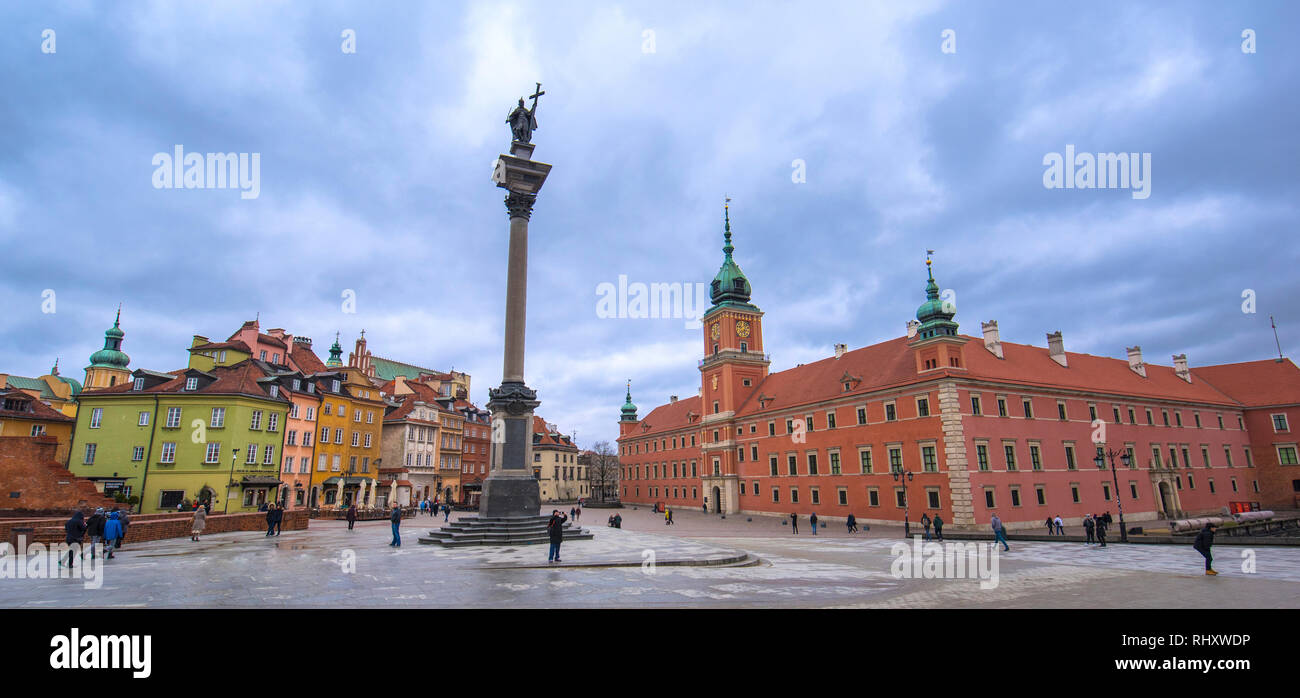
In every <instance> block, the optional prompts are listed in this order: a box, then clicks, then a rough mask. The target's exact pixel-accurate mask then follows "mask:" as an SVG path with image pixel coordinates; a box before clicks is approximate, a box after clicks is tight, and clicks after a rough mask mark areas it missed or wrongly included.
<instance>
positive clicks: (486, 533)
mask: <svg viewBox="0 0 1300 698" xmlns="http://www.w3.org/2000/svg"><path fill="white" fill-rule="evenodd" d="M550 520H551V517H549V516H522V517H518V518H505V517H481V516H476V517H466V518H463V519H460V520H459V521H457V522H455V523H452V524H448V525H446V526H443V527H442V528H441V529H438V530H437V531H429V533H428V534H427V535H424V536H420V538H419V541H420V542H421V543H423V544H425V545H441V546H443V547H445V548H453V547H460V546H469V545H543V544H549V543H550V542H551V537H550V534H549V533H547V531H546V523H547V522H548V521H550ZM594 537H595V535H594V534H592V532H591V531H588V530H586V529H584V528H582V527H574V526H573V525H572V523H565V524H564V540H565V541H566V542H567V541H571V540H591V539H592V538H594Z"/></svg>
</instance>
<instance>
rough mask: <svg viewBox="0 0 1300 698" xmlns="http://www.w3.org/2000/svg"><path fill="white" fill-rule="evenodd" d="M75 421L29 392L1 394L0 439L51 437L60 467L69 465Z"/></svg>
mask: <svg viewBox="0 0 1300 698" xmlns="http://www.w3.org/2000/svg"><path fill="white" fill-rule="evenodd" d="M76 421H77V420H76V419H74V418H73V417H69V416H68V415H66V414H64V413H62V412H60V411H58V410H56V409H54V408H53V407H50V406H49V405H46V404H45V403H44V402H42V401H41V400H39V399H37V398H36V397H33V396H32V395H31V394H30V393H28V392H26V391H23V390H14V389H4V390H0V437H3V436H20V437H28V438H35V437H41V436H46V437H52V438H54V439H55V442H56V443H57V444H58V445H57V446H56V447H55V449H54V453H53V456H54V460H55V461H57V462H58V463H59V465H64V466H66V465H67V464H68V453H69V452H70V451H71V449H72V427H73V425H74V424H75V423H76Z"/></svg>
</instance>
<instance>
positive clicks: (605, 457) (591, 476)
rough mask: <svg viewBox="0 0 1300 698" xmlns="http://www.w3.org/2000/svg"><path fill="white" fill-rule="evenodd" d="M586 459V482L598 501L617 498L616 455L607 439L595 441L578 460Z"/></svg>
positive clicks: (617, 469) (617, 467)
mask: <svg viewBox="0 0 1300 698" xmlns="http://www.w3.org/2000/svg"><path fill="white" fill-rule="evenodd" d="M582 459H586V460H587V461H588V462H587V463H586V466H587V483H588V485H590V491H591V493H592V495H593V496H594V497H595V498H596V501H598V502H609V501H614V500H617V499H618V476H619V464H618V456H617V455H615V453H614V447H613V446H610V445H609V442H608V441H597V442H596V443H595V444H593V445H592V447H591V450H590V451H587V452H586V453H583V454H582V456H580V460H579V462H581V460H582Z"/></svg>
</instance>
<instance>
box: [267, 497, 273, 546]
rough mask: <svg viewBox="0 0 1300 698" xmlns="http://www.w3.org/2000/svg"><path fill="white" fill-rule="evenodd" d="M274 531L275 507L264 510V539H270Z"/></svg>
mask: <svg viewBox="0 0 1300 698" xmlns="http://www.w3.org/2000/svg"><path fill="white" fill-rule="evenodd" d="M273 531H275V505H274V504H272V505H271V506H269V507H267V508H266V537H267V538H270V537H271V536H272V535H274V533H273Z"/></svg>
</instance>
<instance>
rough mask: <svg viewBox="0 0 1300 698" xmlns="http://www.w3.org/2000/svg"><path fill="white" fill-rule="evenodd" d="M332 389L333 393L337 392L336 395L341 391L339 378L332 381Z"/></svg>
mask: <svg viewBox="0 0 1300 698" xmlns="http://www.w3.org/2000/svg"><path fill="white" fill-rule="evenodd" d="M330 387H331V388H332V389H333V391H334V392H336V393H337V392H338V391H339V387H340V384H339V381H338V379H337V378H335V379H334V380H332V381H330Z"/></svg>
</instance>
